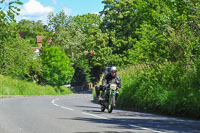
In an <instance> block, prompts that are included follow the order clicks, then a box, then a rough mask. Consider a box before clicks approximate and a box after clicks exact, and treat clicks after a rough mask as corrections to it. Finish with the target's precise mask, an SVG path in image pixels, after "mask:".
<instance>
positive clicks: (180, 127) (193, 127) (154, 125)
mask: <svg viewBox="0 0 200 133" xmlns="http://www.w3.org/2000/svg"><path fill="white" fill-rule="evenodd" d="M73 120H78V121H87V122H91V123H99V124H100V123H102V124H106V125H107V127H108V128H113V125H115V127H116V126H117V127H118V128H121V129H122V128H123V129H137V130H138V128H139V129H140V128H148V129H152V130H155V131H158V132H166V131H167V132H178V133H180V132H181V133H189V132H190V133H200V126H199V125H197V124H196V123H195V124H194V123H193V122H187V123H183V122H178V121H171V120H155V119H139V118H137V119H136V118H133V119H132V118H110V119H97V118H82V117H77V118H74V119H73Z"/></svg>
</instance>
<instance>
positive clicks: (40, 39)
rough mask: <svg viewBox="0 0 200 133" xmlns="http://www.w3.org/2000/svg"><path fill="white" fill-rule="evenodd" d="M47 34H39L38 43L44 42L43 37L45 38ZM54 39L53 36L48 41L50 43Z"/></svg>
mask: <svg viewBox="0 0 200 133" xmlns="http://www.w3.org/2000/svg"><path fill="white" fill-rule="evenodd" d="M44 37H45V36H37V37H36V38H37V43H42V39H43V38H44ZM51 41H52V38H50V39H49V40H48V41H47V42H48V43H50V42H51Z"/></svg>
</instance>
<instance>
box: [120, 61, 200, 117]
mask: <svg viewBox="0 0 200 133" xmlns="http://www.w3.org/2000/svg"><path fill="white" fill-rule="evenodd" d="M154 65H155V64H154ZM156 68H157V69H155V68H153V67H152V66H149V67H146V68H145V67H144V65H134V66H131V67H129V68H126V69H122V70H121V71H120V72H119V75H120V76H121V78H122V83H123V84H122V91H121V92H120V95H119V99H118V103H117V105H118V107H120V108H125V109H129V110H135V111H144V112H153V113H160V114H167V115H173V116H181V117H191V118H200V113H199V110H200V105H199V104H198V102H199V100H200V97H199V95H200V90H199V85H200V84H199V83H200V82H199V78H198V76H199V74H200V71H199V70H200V69H199V63H197V64H196V63H195V62H194V64H191V65H188V66H185V67H183V66H182V65H181V64H180V63H165V64H162V65H161V66H159V67H158V66H157V67H156Z"/></svg>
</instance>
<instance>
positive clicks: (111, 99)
mask: <svg viewBox="0 0 200 133" xmlns="http://www.w3.org/2000/svg"><path fill="white" fill-rule="evenodd" d="M115 95H116V92H115V91H112V90H111V91H110V95H109V105H112V106H113V107H114V106H115Z"/></svg>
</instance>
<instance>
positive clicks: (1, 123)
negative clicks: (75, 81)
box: [0, 92, 200, 133]
mask: <svg viewBox="0 0 200 133" xmlns="http://www.w3.org/2000/svg"><path fill="white" fill-rule="evenodd" d="M138 132H139V133H164V132H166V133H170V132H173V133H200V121H195V120H189V119H181V118H172V117H166V116H162V115H154V114H147V113H138V112H131V111H123V110H118V109H114V110H113V112H112V113H111V114H110V113H108V112H107V111H105V112H100V106H99V105H98V104H97V103H95V102H93V97H92V94H91V93H90V92H87V93H79V94H73V95H67V96H56V97H53V96H45V97H18V98H16V97H15V98H5V99H0V133H138Z"/></svg>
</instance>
